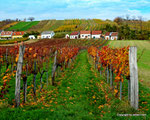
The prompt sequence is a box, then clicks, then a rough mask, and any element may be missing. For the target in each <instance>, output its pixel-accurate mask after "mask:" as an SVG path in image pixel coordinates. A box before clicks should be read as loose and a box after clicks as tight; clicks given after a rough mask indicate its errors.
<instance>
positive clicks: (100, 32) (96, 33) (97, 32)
mask: <svg viewBox="0 0 150 120" xmlns="http://www.w3.org/2000/svg"><path fill="white" fill-rule="evenodd" d="M99 34H102V31H92V35H99Z"/></svg>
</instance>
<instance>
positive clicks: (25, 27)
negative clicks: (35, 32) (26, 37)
mask: <svg viewBox="0 0 150 120" xmlns="http://www.w3.org/2000/svg"><path fill="white" fill-rule="evenodd" d="M38 23H39V21H33V22H19V23H18V24H16V25H14V26H12V27H10V28H8V29H7V30H19V31H27V30H28V29H30V28H31V27H32V26H34V25H37V24H38Z"/></svg>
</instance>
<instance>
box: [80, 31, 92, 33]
mask: <svg viewBox="0 0 150 120" xmlns="http://www.w3.org/2000/svg"><path fill="white" fill-rule="evenodd" d="M80 34H91V31H80Z"/></svg>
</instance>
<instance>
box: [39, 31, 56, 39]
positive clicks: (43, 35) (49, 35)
mask: <svg viewBox="0 0 150 120" xmlns="http://www.w3.org/2000/svg"><path fill="white" fill-rule="evenodd" d="M54 35H55V33H54V31H44V32H42V33H41V39H46V38H48V39H51V38H52V37H53V36H54Z"/></svg>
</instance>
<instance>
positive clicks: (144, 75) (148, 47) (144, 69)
mask: <svg viewBox="0 0 150 120" xmlns="http://www.w3.org/2000/svg"><path fill="white" fill-rule="evenodd" d="M109 45H110V46H111V47H124V46H137V49H138V52H137V56H138V72H139V81H140V82H141V83H142V84H143V85H144V86H147V87H149V88H150V41H147V40H143V41H142V40H141V41H138V40H137V41H136V40H132V41H130V40H127V41H110V42H109Z"/></svg>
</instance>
